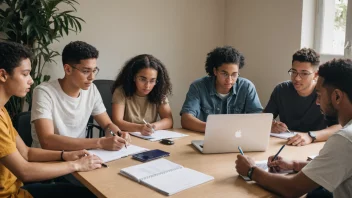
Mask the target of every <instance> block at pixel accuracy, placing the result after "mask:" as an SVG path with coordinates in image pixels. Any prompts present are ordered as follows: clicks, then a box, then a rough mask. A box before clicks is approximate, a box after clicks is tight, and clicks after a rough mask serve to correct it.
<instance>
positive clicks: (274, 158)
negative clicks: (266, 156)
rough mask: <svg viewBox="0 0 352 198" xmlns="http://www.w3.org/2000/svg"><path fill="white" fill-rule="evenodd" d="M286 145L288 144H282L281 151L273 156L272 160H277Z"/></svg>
mask: <svg viewBox="0 0 352 198" xmlns="http://www.w3.org/2000/svg"><path fill="white" fill-rule="evenodd" d="M285 146H286V144H284V145H282V147H281V148H280V150H279V152H277V153H276V155H275V156H274V157H273V159H272V160H271V161H272V162H273V161H274V160H276V158H277V156H278V155H279V154H280V152H281V151H282V149H283V148H284V147H285Z"/></svg>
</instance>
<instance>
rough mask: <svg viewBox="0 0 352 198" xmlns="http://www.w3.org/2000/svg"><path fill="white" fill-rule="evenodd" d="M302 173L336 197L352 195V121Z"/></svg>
mask: <svg viewBox="0 0 352 198" xmlns="http://www.w3.org/2000/svg"><path fill="white" fill-rule="evenodd" d="M302 172H303V173H304V174H305V175H306V176H307V177H309V178H310V179H311V180H313V181H314V182H316V183H317V184H319V185H321V186H323V187H324V188H325V189H327V190H328V191H330V192H333V194H334V197H337V198H338V197H351V195H352V120H351V121H350V122H349V123H348V124H346V125H345V126H344V127H343V128H342V129H341V130H340V131H339V132H337V133H335V134H334V135H332V136H331V137H330V138H329V139H328V141H327V142H326V143H325V145H324V147H323V149H322V150H321V151H320V152H319V156H317V157H316V158H314V159H313V160H312V161H311V162H310V163H309V164H307V166H305V167H304V168H303V169H302Z"/></svg>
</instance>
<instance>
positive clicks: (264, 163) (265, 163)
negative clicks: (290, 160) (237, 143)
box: [240, 160, 294, 181]
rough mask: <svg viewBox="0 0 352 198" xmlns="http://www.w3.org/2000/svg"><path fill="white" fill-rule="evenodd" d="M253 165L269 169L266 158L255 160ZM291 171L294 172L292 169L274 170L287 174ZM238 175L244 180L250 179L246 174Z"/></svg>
mask: <svg viewBox="0 0 352 198" xmlns="http://www.w3.org/2000/svg"><path fill="white" fill-rule="evenodd" d="M255 166H256V167H258V168H261V169H264V170H265V171H267V172H268V171H269V168H268V161H267V160H262V161H256V162H255ZM293 172H294V171H293V170H281V171H280V172H276V173H278V174H289V173H293ZM240 176H241V177H242V178H243V179H244V180H246V181H251V179H249V177H247V176H243V175H240Z"/></svg>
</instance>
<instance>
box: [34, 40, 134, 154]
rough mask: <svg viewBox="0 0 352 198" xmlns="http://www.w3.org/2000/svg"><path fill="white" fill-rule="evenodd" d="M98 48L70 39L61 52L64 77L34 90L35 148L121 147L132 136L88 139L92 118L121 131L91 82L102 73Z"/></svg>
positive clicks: (101, 124) (111, 148)
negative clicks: (98, 65)
mask: <svg viewBox="0 0 352 198" xmlns="http://www.w3.org/2000/svg"><path fill="white" fill-rule="evenodd" d="M98 56H99V52H98V50H97V49H96V48H95V47H93V46H91V45H89V44H87V43H85V42H82V41H75V42H71V43H69V44H68V45H66V46H65V48H64V50H63V52H62V62H63V65H64V72H65V76H64V78H63V79H58V80H54V81H51V82H46V83H42V84H40V85H39V86H37V87H36V88H35V89H34V92H33V102H32V113H31V122H32V138H33V143H32V146H33V147H42V148H44V149H50V150H80V149H96V148H101V149H105V150H119V149H121V148H122V147H123V146H125V144H128V142H129V140H130V136H129V135H128V133H125V132H121V134H122V135H121V137H118V136H112V135H111V134H110V133H107V134H105V135H106V137H105V138H85V137H86V127H87V123H88V120H89V117H90V116H91V115H92V116H93V117H94V120H96V121H97V123H98V124H99V125H100V126H101V127H102V128H103V129H107V128H109V129H110V130H111V131H112V132H114V133H115V134H116V133H120V129H119V128H118V127H117V126H116V125H114V124H113V123H112V121H111V119H110V118H109V116H108V114H107V113H106V109H105V107H104V104H103V101H102V98H101V95H100V93H99V91H98V89H97V88H96V86H95V85H94V84H93V83H92V82H93V80H94V78H95V76H96V75H97V73H98V72H99V68H98V67H97V58H98Z"/></svg>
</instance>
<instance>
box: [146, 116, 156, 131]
mask: <svg viewBox="0 0 352 198" xmlns="http://www.w3.org/2000/svg"><path fill="white" fill-rule="evenodd" d="M143 122H144V124H146V125H149V126H150V128H151V129H152V132H153V133H154V132H155V131H154V128H153V127H152V125H150V123H148V122H147V121H145V119H143Z"/></svg>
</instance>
